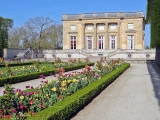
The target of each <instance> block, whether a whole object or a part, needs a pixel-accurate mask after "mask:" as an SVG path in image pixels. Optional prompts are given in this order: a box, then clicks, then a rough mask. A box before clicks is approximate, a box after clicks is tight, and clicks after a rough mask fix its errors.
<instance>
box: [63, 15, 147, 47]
mask: <svg viewBox="0 0 160 120" xmlns="http://www.w3.org/2000/svg"><path fill="white" fill-rule="evenodd" d="M62 21H63V49H95V50H96V49H144V35H145V33H144V30H145V17H144V14H143V13H142V12H125V13H124V12H117V13H116V12H115V13H111V12H110V13H86V14H85V13H84V14H65V15H63V17H62Z"/></svg>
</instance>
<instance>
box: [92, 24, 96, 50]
mask: <svg viewBox="0 0 160 120" xmlns="http://www.w3.org/2000/svg"><path fill="white" fill-rule="evenodd" d="M93 24H94V37H93V38H94V40H93V49H97V26H96V24H97V23H93Z"/></svg>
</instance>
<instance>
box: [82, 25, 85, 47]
mask: <svg viewBox="0 0 160 120" xmlns="http://www.w3.org/2000/svg"><path fill="white" fill-rule="evenodd" d="M84 26H85V24H82V27H81V33H82V36H81V45H82V46H81V48H82V49H85V37H84V36H85V29H84V28H85V27H84Z"/></svg>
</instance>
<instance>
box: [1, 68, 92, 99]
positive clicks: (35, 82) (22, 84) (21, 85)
mask: <svg viewBox="0 0 160 120" xmlns="http://www.w3.org/2000/svg"><path fill="white" fill-rule="evenodd" d="M93 67H94V66H91V68H93ZM82 70H83V68H82V69H77V70H73V71H76V72H82ZM73 71H68V72H65V73H64V74H69V73H72V72H73ZM56 76H57V74H56ZM45 79H47V80H48V81H49V80H57V77H54V75H52V76H46V77H45ZM42 80H43V79H42V78H38V79H34V80H29V81H26V82H20V83H16V84H12V86H13V87H14V88H15V89H17V88H19V89H21V90H25V89H26V86H33V87H37V86H38V85H39V84H41V81H42ZM3 91H4V87H0V96H2V95H3Z"/></svg>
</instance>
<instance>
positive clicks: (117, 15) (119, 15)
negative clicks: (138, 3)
mask: <svg viewBox="0 0 160 120" xmlns="http://www.w3.org/2000/svg"><path fill="white" fill-rule="evenodd" d="M144 17H145V16H144V14H143V12H107V13H84V14H64V15H63V16H62V21H70V20H91V19H136V18H144Z"/></svg>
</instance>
